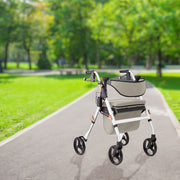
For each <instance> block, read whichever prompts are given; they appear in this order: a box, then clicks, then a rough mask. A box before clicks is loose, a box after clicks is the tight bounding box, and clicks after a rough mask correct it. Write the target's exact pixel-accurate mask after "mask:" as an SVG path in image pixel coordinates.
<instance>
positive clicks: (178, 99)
mask: <svg viewBox="0 0 180 180" xmlns="http://www.w3.org/2000/svg"><path fill="white" fill-rule="evenodd" d="M141 75H142V76H143V77H144V78H145V79H147V80H148V81H150V82H151V83H153V84H154V85H155V86H156V87H157V88H158V89H159V90H160V91H161V92H162V94H163V95H164V97H165V99H166V101H167V103H168V105H169V106H170V108H171V109H172V111H173V112H174V113H175V115H176V117H177V119H178V120H179V121H180V73H163V77H161V78H160V77H156V75H155V73H143V74H141Z"/></svg>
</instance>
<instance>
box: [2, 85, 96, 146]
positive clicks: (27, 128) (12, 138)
mask: <svg viewBox="0 0 180 180" xmlns="http://www.w3.org/2000/svg"><path fill="white" fill-rule="evenodd" d="M95 90H96V87H95V88H93V89H91V90H90V91H88V92H86V93H85V94H83V95H82V96H80V97H78V98H77V99H75V100H74V101H72V102H70V103H69V104H67V105H66V106H64V107H62V108H60V109H58V110H57V111H55V112H53V113H52V114H50V115H48V116H46V117H45V118H43V119H41V120H38V121H37V122H35V123H34V124H32V125H30V126H28V127H26V128H24V129H22V130H20V131H18V132H17V133H15V134H14V135H12V136H10V137H8V138H7V139H5V140H3V141H1V142H0V147H2V146H4V145H6V144H7V143H9V142H11V141H13V140H15V139H16V138H18V137H19V136H21V135H23V134H24V133H26V132H28V131H30V130H31V129H33V128H35V127H36V126H38V125H40V124H42V123H44V122H46V121H47V120H49V119H50V118H52V117H53V116H55V115H57V114H58V113H60V112H62V111H64V110H66V109H67V108H69V107H70V106H72V105H73V104H75V103H77V102H79V101H80V100H82V99H83V98H85V97H86V96H88V95H89V94H91V93H92V92H94V91H95Z"/></svg>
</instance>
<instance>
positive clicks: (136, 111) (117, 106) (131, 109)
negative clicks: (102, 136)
mask: <svg viewBox="0 0 180 180" xmlns="http://www.w3.org/2000/svg"><path fill="white" fill-rule="evenodd" d="M109 103H110V106H111V109H112V110H113V112H114V117H115V120H121V119H128V118H135V117H140V116H141V113H142V112H143V111H144V110H145V101H144V100H141V99H135V98H133V99H114V100H109ZM101 113H102V114H103V125H104V129H105V131H106V132H107V133H108V134H114V133H115V131H114V127H113V125H112V122H111V120H110V119H109V118H108V117H109V113H108V110H107V107H106V104H105V102H104V103H103V105H102V109H101ZM139 124H140V121H134V122H128V123H122V124H118V125H117V126H118V129H119V131H120V133H124V132H128V131H133V130H136V129H138V128H139Z"/></svg>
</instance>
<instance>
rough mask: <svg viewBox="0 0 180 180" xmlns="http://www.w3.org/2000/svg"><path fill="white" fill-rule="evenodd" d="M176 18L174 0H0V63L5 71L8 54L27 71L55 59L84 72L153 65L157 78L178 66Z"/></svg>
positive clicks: (179, 13) (179, 6) (178, 5)
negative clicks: (166, 68)
mask: <svg viewBox="0 0 180 180" xmlns="http://www.w3.org/2000/svg"><path fill="white" fill-rule="evenodd" d="M179 18H180V2H179V1H177V0H159V1H157V0H141V1H139V0H111V1H110V0H41V1H40V0H31V1H30V0H28V1H27V0H23V1H22V0H6V1H4V0H0V59H3V61H4V68H6V67H7V62H8V59H9V56H8V55H9V54H14V56H11V57H16V58H14V59H12V60H14V61H17V62H19V58H20V57H21V60H24V61H27V62H28V63H29V68H30V69H31V62H32V61H35V62H37V63H38V66H39V68H43V69H44V68H45V69H46V68H51V63H52V62H54V61H57V60H58V59H61V58H64V59H66V63H69V66H71V67H74V66H76V67H78V66H79V67H81V66H82V65H84V66H85V67H86V68H87V69H88V64H97V65H98V67H99V68H101V67H102V65H113V66H117V67H120V66H122V65H127V66H129V67H130V66H132V65H144V66H146V68H148V69H150V68H151V67H152V65H157V72H158V75H159V76H161V68H162V66H163V65H164V64H165V63H167V64H179V63H180V51H179V50H180V21H179ZM9 47H10V48H9ZM22 49H24V50H23V51H22ZM17 53H18V55H15V54H17Z"/></svg>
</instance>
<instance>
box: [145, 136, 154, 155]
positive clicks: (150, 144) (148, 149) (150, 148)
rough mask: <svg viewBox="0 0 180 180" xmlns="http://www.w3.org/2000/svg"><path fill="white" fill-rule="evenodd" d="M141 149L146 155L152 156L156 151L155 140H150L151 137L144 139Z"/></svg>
mask: <svg viewBox="0 0 180 180" xmlns="http://www.w3.org/2000/svg"><path fill="white" fill-rule="evenodd" d="M143 149H144V152H145V153H146V154H147V155H148V156H154V155H155V154H156V152H157V144H156V142H155V141H152V140H151V138H148V139H145V140H144V142H143Z"/></svg>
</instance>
